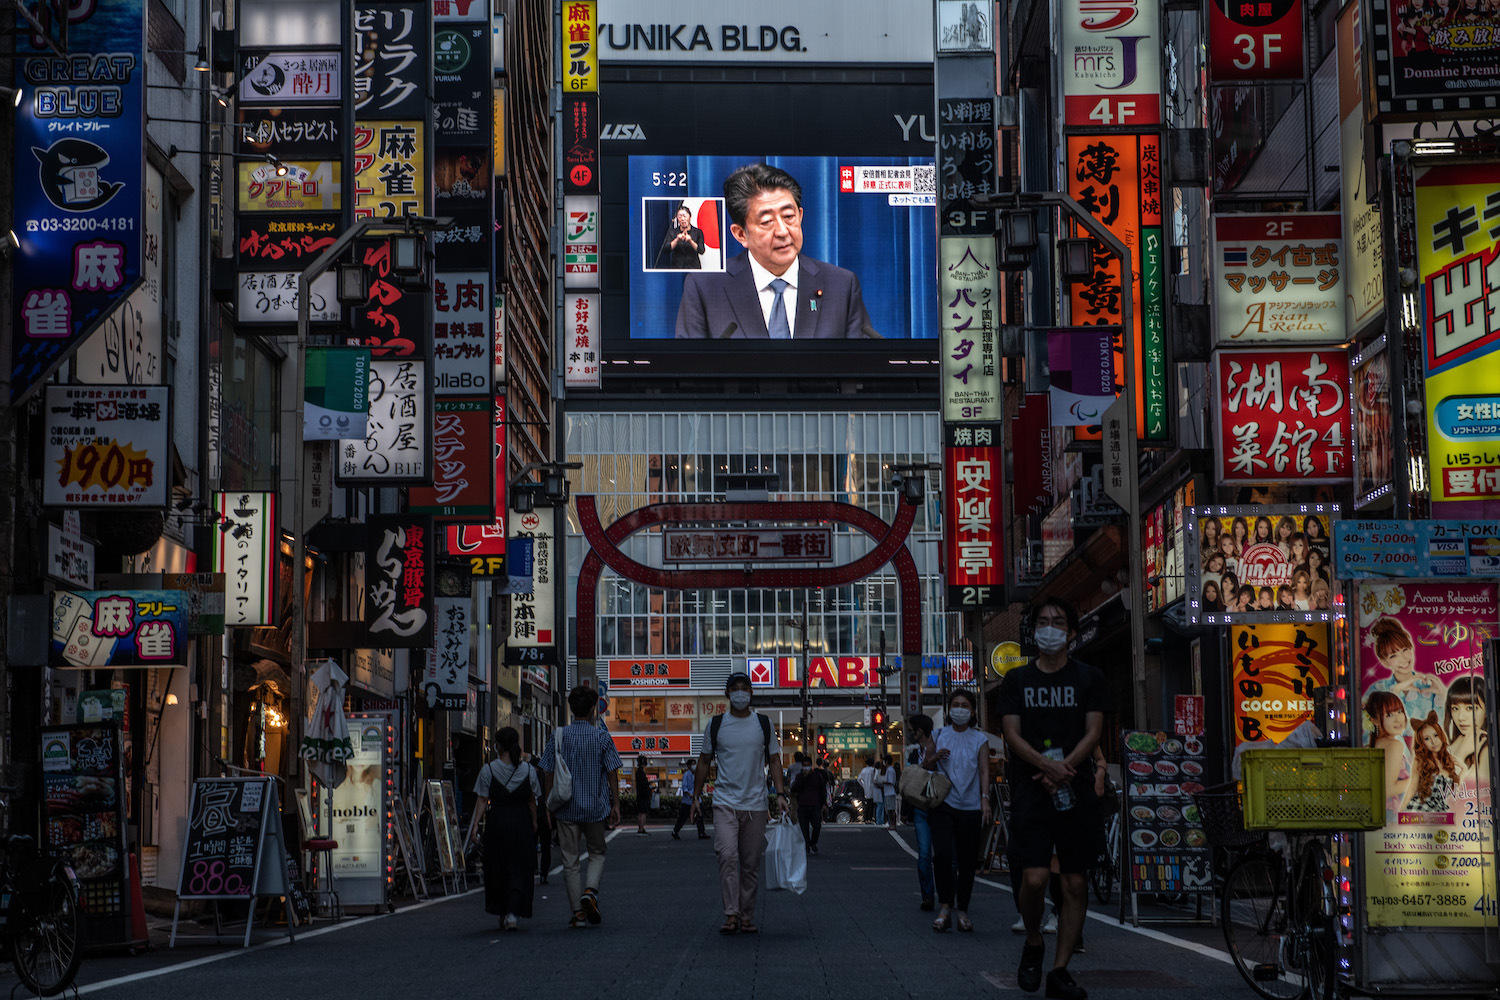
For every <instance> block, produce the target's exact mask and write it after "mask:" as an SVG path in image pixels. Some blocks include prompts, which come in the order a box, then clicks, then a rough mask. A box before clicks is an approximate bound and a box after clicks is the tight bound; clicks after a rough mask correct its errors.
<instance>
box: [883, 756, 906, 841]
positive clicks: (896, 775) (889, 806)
mask: <svg viewBox="0 0 1500 1000" xmlns="http://www.w3.org/2000/svg"><path fill="white" fill-rule="evenodd" d="M900 779H901V772H900V771H898V770H896V761H895V760H894V759H893V758H891V757H887V758H886V759H885V770H884V771H882V772H881V775H880V790H881V792H882V794H884V795H885V825H886V827H887V828H889V829H892V830H894V829H896V825H897V824H898V823H900V822H901V799H900V797H899V796H898V795H897V794H896V785H897V782H898V781H900Z"/></svg>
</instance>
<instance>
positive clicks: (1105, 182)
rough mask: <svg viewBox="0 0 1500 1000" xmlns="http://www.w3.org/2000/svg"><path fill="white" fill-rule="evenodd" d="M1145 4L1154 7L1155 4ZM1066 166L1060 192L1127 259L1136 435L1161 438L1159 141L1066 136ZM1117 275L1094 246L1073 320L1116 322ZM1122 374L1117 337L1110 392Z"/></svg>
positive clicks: (1116, 267)
mask: <svg viewBox="0 0 1500 1000" xmlns="http://www.w3.org/2000/svg"><path fill="white" fill-rule="evenodd" d="M1151 6H1152V9H1153V10H1154V9H1155V4H1154V3H1153V4H1152V5H1151ZM1153 23H1154V22H1153ZM1067 172H1068V194H1070V195H1071V196H1072V197H1073V198H1074V200H1076V201H1077V202H1078V203H1079V204H1080V205H1082V206H1083V207H1084V209H1086V210H1087V211H1088V212H1089V214H1091V215H1093V216H1094V217H1095V218H1097V219H1098V220H1099V221H1100V222H1101V223H1103V225H1104V226H1105V227H1106V228H1107V229H1108V230H1109V231H1110V232H1111V233H1113V234H1114V235H1115V237H1116V238H1118V239H1119V240H1120V242H1121V243H1123V244H1125V246H1126V247H1127V248H1128V249H1129V251H1130V255H1131V257H1132V258H1133V259H1132V260H1131V268H1132V270H1133V271H1134V272H1135V283H1134V285H1133V287H1132V289H1131V294H1132V301H1133V303H1134V309H1133V315H1132V320H1133V323H1132V324H1131V325H1132V329H1133V331H1134V338H1135V341H1134V343H1135V372H1134V373H1133V377H1134V378H1135V384H1136V386H1137V389H1136V418H1137V424H1136V426H1137V428H1138V436H1140V437H1143V438H1147V439H1152V440H1157V439H1162V438H1165V437H1166V436H1167V381H1166V367H1167V366H1166V325H1165V309H1166V306H1165V289H1164V287H1163V273H1164V270H1163V268H1164V262H1163V259H1162V257H1163V253H1164V247H1163V244H1162V228H1161V198H1162V188H1161V140H1160V139H1159V138H1158V137H1157V136H1155V135H1088V136H1084V135H1073V136H1069V137H1068V158H1067ZM1120 282H1121V274H1120V262H1119V260H1117V259H1116V258H1115V257H1114V255H1113V254H1111V253H1109V252H1108V251H1107V250H1105V249H1104V248H1103V247H1102V246H1098V247H1096V249H1095V255H1094V266H1093V269H1092V273H1091V274H1090V275H1089V277H1087V278H1085V279H1084V280H1082V281H1079V282H1075V283H1074V284H1073V286H1072V321H1073V325H1074V326H1111V327H1117V328H1118V327H1121V326H1122V324H1123V322H1124V318H1125V317H1124V312H1123V300H1122V297H1121V287H1120ZM1124 378H1125V345H1124V342H1123V341H1120V342H1119V344H1118V346H1117V348H1116V350H1115V383H1116V392H1117V393H1118V392H1120V391H1121V390H1123V388H1124ZM1080 436H1085V437H1086V436H1097V435H1085V434H1080Z"/></svg>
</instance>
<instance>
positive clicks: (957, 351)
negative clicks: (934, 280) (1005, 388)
mask: <svg viewBox="0 0 1500 1000" xmlns="http://www.w3.org/2000/svg"><path fill="white" fill-rule="evenodd" d="M938 254H939V259H938V300H939V301H938V305H939V308H940V309H941V310H942V320H941V327H940V329H941V337H942V348H941V349H942V352H943V419H944V420H945V421H948V422H949V423H954V422H958V421H962V422H964V423H995V422H997V421H999V420H1002V419H1004V414H1005V408H1004V403H1003V400H1002V398H1001V390H1000V343H999V335H1000V293H999V269H998V268H997V267H996V263H995V238H994V236H943V237H941V238H939V240H938Z"/></svg>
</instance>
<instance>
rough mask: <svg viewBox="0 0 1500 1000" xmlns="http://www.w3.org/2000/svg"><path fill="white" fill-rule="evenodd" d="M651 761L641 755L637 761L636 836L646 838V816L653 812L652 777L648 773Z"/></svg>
mask: <svg viewBox="0 0 1500 1000" xmlns="http://www.w3.org/2000/svg"><path fill="white" fill-rule="evenodd" d="M650 763H651V759H650V758H649V757H647V756H646V755H645V754H641V755H640V756H639V757H637V758H636V759H635V835H636V836H637V837H644V836H646V814H647V813H649V812H650V811H651V775H649V774H647V773H646V768H647V767H649V766H650Z"/></svg>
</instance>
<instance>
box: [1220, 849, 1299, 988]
mask: <svg viewBox="0 0 1500 1000" xmlns="http://www.w3.org/2000/svg"><path fill="white" fill-rule="evenodd" d="M1285 878H1286V876H1285V873H1284V872H1283V870H1282V866H1281V862H1280V859H1279V858H1277V857H1276V856H1275V855H1269V854H1252V855H1250V856H1249V857H1247V858H1245V859H1244V860H1242V861H1241V862H1240V863H1239V864H1237V865H1235V866H1234V867H1233V868H1232V869H1230V871H1229V877H1228V878H1226V879H1225V880H1224V901H1223V908H1222V913H1221V914H1220V916H1221V918H1222V923H1223V926H1224V943H1225V944H1226V945H1227V946H1228V947H1229V954H1230V956H1232V957H1233V959H1234V967H1235V968H1236V969H1238V970H1239V972H1240V975H1241V976H1243V977H1244V980H1245V982H1246V983H1248V984H1249V985H1250V988H1251V989H1252V990H1254V991H1255V992H1256V993H1259V994H1260V995H1261V996H1263V997H1265V998H1266V1000H1297V998H1299V997H1301V996H1303V994H1304V993H1305V992H1306V989H1305V987H1306V983H1305V980H1304V978H1303V975H1302V970H1301V968H1300V966H1299V964H1298V963H1297V962H1296V961H1295V960H1294V958H1293V954H1292V934H1291V931H1292V928H1291V926H1290V921H1289V920H1288V914H1287V911H1286V898H1285V896H1284V895H1283V892H1282V889H1283V886H1284V883H1285Z"/></svg>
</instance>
